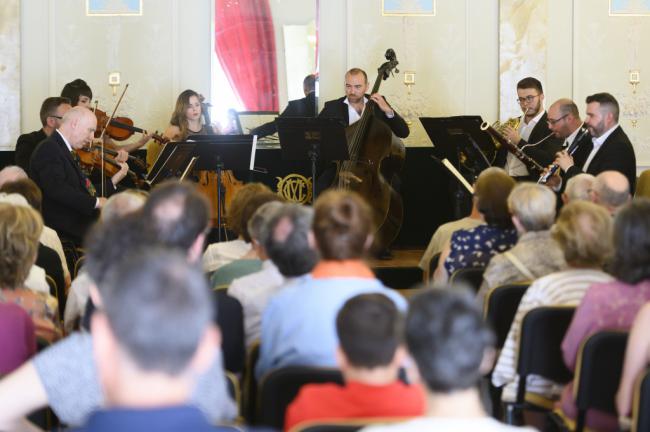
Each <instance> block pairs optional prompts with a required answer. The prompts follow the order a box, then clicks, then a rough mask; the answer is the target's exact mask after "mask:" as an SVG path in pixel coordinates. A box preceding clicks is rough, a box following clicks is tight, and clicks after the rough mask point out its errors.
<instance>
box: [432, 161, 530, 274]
mask: <svg viewBox="0 0 650 432" xmlns="http://www.w3.org/2000/svg"><path fill="white" fill-rule="evenodd" d="M514 186H515V181H514V180H513V179H512V178H511V177H510V176H509V175H508V174H506V172H505V171H504V170H503V169H501V168H488V169H486V170H485V171H483V172H482V173H481V174H480V175H479V176H478V179H477V180H476V184H475V186H474V201H476V204H475V205H476V208H477V209H478V211H479V212H480V213H481V214H482V215H483V219H484V220H485V225H479V226H477V227H475V228H471V229H461V230H458V231H456V232H455V233H453V234H452V236H451V239H450V240H449V242H447V243H446V244H445V246H444V248H443V250H442V253H441V254H440V261H439V262H438V268H437V269H436V272H435V275H434V279H435V281H436V282H437V283H444V282H446V281H447V279H448V278H449V276H451V274H452V273H453V272H455V271H456V270H458V269H462V268H466V267H485V266H487V264H488V262H489V261H490V258H492V256H493V255H494V254H496V253H499V252H505V251H506V250H508V249H510V248H511V247H512V246H514V244H515V243H516V242H517V231H516V230H515V229H514V228H513V225H512V220H511V218H510V213H509V212H508V203H507V200H508V195H510V191H511V190H512V188H513V187H514Z"/></svg>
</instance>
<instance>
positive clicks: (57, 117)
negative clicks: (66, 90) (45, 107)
mask: <svg viewBox="0 0 650 432" xmlns="http://www.w3.org/2000/svg"><path fill="white" fill-rule="evenodd" d="M48 117H52V118H55V119H59V120H63V117H61V116H55V115H51V116H48Z"/></svg>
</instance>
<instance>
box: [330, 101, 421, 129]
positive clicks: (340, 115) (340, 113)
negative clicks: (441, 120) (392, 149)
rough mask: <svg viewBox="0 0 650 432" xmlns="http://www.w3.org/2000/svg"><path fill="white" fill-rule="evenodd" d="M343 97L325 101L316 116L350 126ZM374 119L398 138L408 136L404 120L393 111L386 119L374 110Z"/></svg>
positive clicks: (382, 114) (380, 112)
mask: <svg viewBox="0 0 650 432" xmlns="http://www.w3.org/2000/svg"><path fill="white" fill-rule="evenodd" d="M366 97H367V98H370V96H369V95H366ZM344 100H345V97H342V98H339V99H335V100H331V101H327V102H325V106H324V107H323V110H322V111H321V112H320V114H319V115H318V116H319V117H325V118H336V119H340V120H341V122H342V123H343V124H345V126H348V125H349V124H350V117H349V113H348V105H347V104H346V103H344V102H343V101H344ZM374 111H375V117H377V118H378V119H380V120H381V121H383V122H384V123H386V124H387V125H388V127H390V129H391V130H392V131H393V133H394V134H395V135H397V136H398V137H400V138H406V137H407V136H409V127H408V125H407V124H406V122H405V121H404V119H403V118H402V117H401V116H400V115H399V114H398V113H397V111H395V109H393V112H394V113H395V116H394V117H393V118H388V117H386V114H384V112H383V111H382V110H380V109H375V110H374Z"/></svg>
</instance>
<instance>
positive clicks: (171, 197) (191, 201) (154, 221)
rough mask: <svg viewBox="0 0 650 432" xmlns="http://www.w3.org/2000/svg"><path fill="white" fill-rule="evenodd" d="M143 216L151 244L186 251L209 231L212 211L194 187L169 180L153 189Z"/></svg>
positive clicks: (205, 199) (204, 198)
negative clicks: (200, 236)
mask: <svg viewBox="0 0 650 432" xmlns="http://www.w3.org/2000/svg"><path fill="white" fill-rule="evenodd" d="M142 217H143V219H144V220H145V221H147V223H146V224H145V233H146V235H147V237H149V238H151V241H152V242H154V243H155V244H158V245H160V246H164V247H173V248H180V249H183V250H185V251H187V250H188V249H189V248H190V246H192V245H193V244H194V242H195V241H196V239H197V238H198V237H199V235H201V234H203V233H204V232H205V230H206V229H207V228H208V223H209V217H210V208H209V204H208V201H207V198H206V197H205V196H204V195H203V194H201V193H200V192H199V191H198V190H197V189H196V187H195V186H194V185H193V184H191V183H187V182H178V181H168V182H163V183H161V184H160V185H159V186H158V187H156V188H155V189H153V191H152V192H151V194H150V195H149V198H148V199H147V202H146V203H145V205H144V207H143V209H142Z"/></svg>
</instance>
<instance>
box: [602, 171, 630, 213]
mask: <svg viewBox="0 0 650 432" xmlns="http://www.w3.org/2000/svg"><path fill="white" fill-rule="evenodd" d="M594 192H595V193H596V197H597V203H598V204H600V205H603V206H605V207H608V208H610V209H616V208H618V207H621V206H622V205H623V204H625V203H627V202H628V201H629V200H630V182H629V181H628V180H627V178H626V177H625V176H624V175H623V174H621V173H620V172H618V171H603V172H601V173H600V174H598V175H597V176H596V179H595V181H594Z"/></svg>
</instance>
